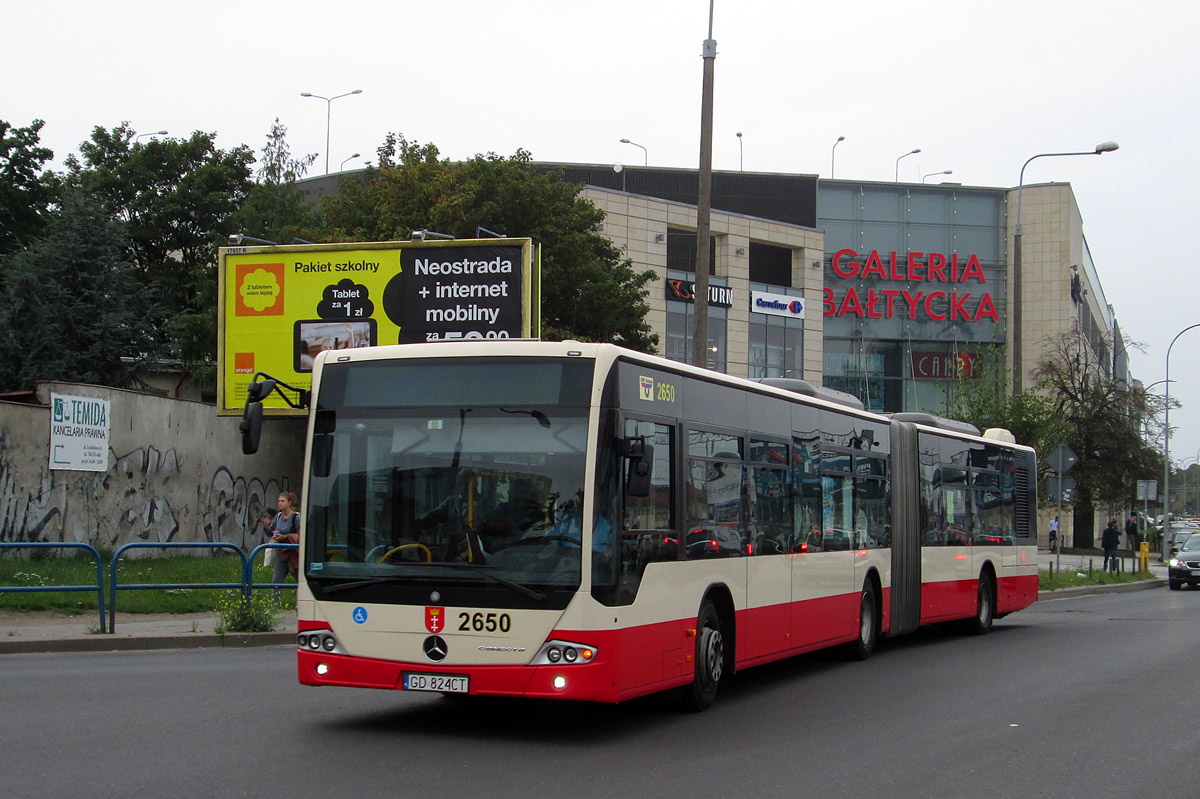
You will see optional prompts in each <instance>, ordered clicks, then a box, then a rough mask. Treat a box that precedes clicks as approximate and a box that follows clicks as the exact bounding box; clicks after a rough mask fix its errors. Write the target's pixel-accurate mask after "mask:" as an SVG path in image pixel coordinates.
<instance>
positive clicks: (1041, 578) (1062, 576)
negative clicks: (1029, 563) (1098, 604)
mask: <svg viewBox="0 0 1200 799" xmlns="http://www.w3.org/2000/svg"><path fill="white" fill-rule="evenodd" d="M1153 579H1155V577H1154V574H1152V573H1151V572H1148V571H1144V572H1118V573H1117V574H1112V573H1111V572H1104V571H1100V569H1093V570H1091V571H1090V572H1089V571H1088V570H1087V569H1061V570H1059V571H1056V572H1053V576H1051V572H1049V571H1040V572H1038V590H1039V591H1057V590H1058V589H1060V588H1079V587H1081V586H1092V585H1118V584H1120V583H1136V582H1139V581H1141V580H1153Z"/></svg>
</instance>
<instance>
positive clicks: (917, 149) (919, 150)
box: [896, 147, 921, 183]
mask: <svg viewBox="0 0 1200 799" xmlns="http://www.w3.org/2000/svg"><path fill="white" fill-rule="evenodd" d="M919 152H921V148H920V147H918V148H916V149H915V150H910V151H909V152H907V153H905V154H904V155H902V156H900V158H897V159H896V182H897V183H899V182H900V161H901V159H904V158H908V157H909V156H910V155H916V154H917V153H919Z"/></svg>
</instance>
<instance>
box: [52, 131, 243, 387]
mask: <svg viewBox="0 0 1200 799" xmlns="http://www.w3.org/2000/svg"><path fill="white" fill-rule="evenodd" d="M215 138H216V134H214V133H202V132H200V131H197V132H195V133H193V134H192V136H191V137H190V138H187V139H155V140H152V141H149V142H146V143H141V142H134V132H133V129H132V128H130V127H129V124H128V123H122V124H120V125H118V126H117V127H115V128H113V129H112V130H106V129H105V128H103V127H96V128H94V129H93V130H92V137H91V139H90V140H89V141H86V142H83V143H82V144H81V145H80V147H79V150H80V155H81V157H82V160H80V159H79V158H76V157H75V156H74V155H71V156H69V157H68V158H67V161H66V163H67V169H68V175H67V182H68V184H69V185H70V186H71V187H72V188H74V189H78V190H81V191H84V192H87V193H88V194H89V195H91V196H93V197H95V198H97V199H98V200H99V201H100V202H101V203H102V205H103V207H104V208H105V209H106V210H107V211H108V213H109V214H110V215H111V216H112V217H113V218H115V219H120V220H123V221H125V222H126V223H127V231H128V240H129V248H130V249H129V253H128V259H129V260H130V261H131V262H132V263H133V264H134V266H136V267H137V269H138V271H139V273H140V275H141V278H142V281H143V286H142V289H141V292H142V296H143V297H144V298H145V300H146V301H147V302H148V304H149V307H153V308H157V309H159V311H160V313H159V315H158V316H157V317H156V318H152V319H149V320H148V324H149V326H150V328H151V330H152V331H153V333H154V336H155V338H156V340H157V341H158V342H159V343H161V344H165V345H168V350H169V352H170V353H171V354H173V355H174V356H176V357H180V358H183V359H184V360H186V361H196V362H207V363H211V362H212V361H213V360H214V359H215V354H216V340H217V333H216V328H217V304H216V281H217V246H218V245H219V244H221V243H224V241H225V240H226V238H227V236H228V234H229V219H230V217H231V215H232V214H233V212H234V211H236V210H237V208H238V206H239V205H240V204H241V202H242V201H243V199H244V198H245V197H246V194H247V193H248V192H249V190H250V185H251V184H250V165H251V164H252V163H253V161H254V156H253V154H252V153H251V151H250V149H249V148H248V147H245V146H239V147H235V148H233V149H231V150H228V151H224V150H220V149H217V147H216V146H215ZM210 371H211V370H210Z"/></svg>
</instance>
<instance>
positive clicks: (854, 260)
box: [817, 181, 1008, 412]
mask: <svg viewBox="0 0 1200 799" xmlns="http://www.w3.org/2000/svg"><path fill="white" fill-rule="evenodd" d="M817 191H818V198H817V208H818V227H821V228H823V229H824V231H825V262H824V268H825V280H824V293H823V296H822V298H821V310H822V314H823V316H824V344H825V348H824V369H823V373H824V383H825V385H826V386H828V387H830V388H836V389H838V390H841V391H846V392H849V393H851V394H854V395H856V396H857V397H859V399H861V400H862V401H863V403H864V404H865V405H866V406H867V408H869V409H871V410H877V411H933V412H945V411H946V409H947V406H948V402H949V400H950V397H951V394H952V392H953V387H954V385H955V384H956V383H957V382H958V379H959V378H960V377H964V378H967V379H971V378H972V377H973V376H974V375H976V374H977V373H978V367H979V364H980V362H981V360H982V358H983V357H984V355H985V354H986V353H987V351H988V350H991V349H993V348H994V347H997V346H1003V345H1004V343H1005V323H1006V319H1007V308H1006V299H1005V298H1006V294H1007V279H1008V278H1007V269H1006V261H1005V235H1004V231H1005V191H1004V190H1003V189H986V188H967V187H961V186H946V185H937V186H922V185H908V184H896V183H865V182H856V181H822V182H821V183H820V184H819V187H818V190H817Z"/></svg>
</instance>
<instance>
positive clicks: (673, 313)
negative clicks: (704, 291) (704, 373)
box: [664, 270, 733, 372]
mask: <svg viewBox="0 0 1200 799" xmlns="http://www.w3.org/2000/svg"><path fill="white" fill-rule="evenodd" d="M693 278H694V275H692V274H691V273H689V272H675V271H670V270H668V271H667V336H666V347H665V351H664V354H665V355H666V356H667V357H668V358H670V359H671V360H673V361H681V362H682V363H691V362H692V331H693V330H694V329H695V318H696V303H695V296H694V295H695V290H696V284H695V282H694V281H693ZM731 305H733V289H731V288H729V286H728V281H726V280H725V279H724V278H719V277H712V278H709V285H708V351H709V353H710V355H709V360H708V368H710V369H716V370H717V371H719V372H724V371H725V368H726V353H727V349H728V347H727V341H728V332H727V321H728V311H727V309H728V308H729V307H730V306H731Z"/></svg>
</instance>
